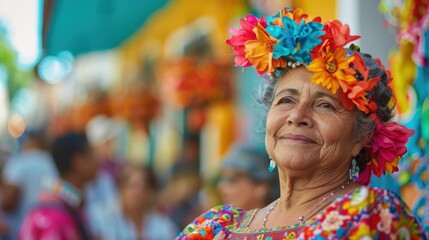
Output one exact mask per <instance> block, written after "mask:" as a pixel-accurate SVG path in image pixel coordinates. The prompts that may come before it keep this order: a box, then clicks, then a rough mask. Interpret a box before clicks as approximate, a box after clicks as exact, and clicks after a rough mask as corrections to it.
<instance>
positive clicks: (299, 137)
mask: <svg viewBox="0 0 429 240" xmlns="http://www.w3.org/2000/svg"><path fill="white" fill-rule="evenodd" d="M279 139H282V140H288V141H291V142H295V143H300V144H313V143H316V142H315V141H314V140H313V139H311V138H309V137H306V136H304V135H294V134H285V135H282V136H281V137H280V138H279Z"/></svg>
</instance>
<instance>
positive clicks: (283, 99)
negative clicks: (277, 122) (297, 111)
mask: <svg viewBox="0 0 429 240" xmlns="http://www.w3.org/2000/svg"><path fill="white" fill-rule="evenodd" d="M291 102H292V100H291V99H289V98H281V99H280V100H279V101H278V104H282V103H291Z"/></svg>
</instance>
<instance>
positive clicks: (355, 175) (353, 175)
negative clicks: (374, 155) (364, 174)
mask: <svg viewBox="0 0 429 240" xmlns="http://www.w3.org/2000/svg"><path fill="white" fill-rule="evenodd" d="M349 173H350V180H353V181H355V182H356V181H357V180H358V179H359V167H358V165H357V162H356V159H355V158H353V160H352V165H351V166H350V169H349Z"/></svg>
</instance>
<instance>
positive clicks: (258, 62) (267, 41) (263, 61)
mask: <svg viewBox="0 0 429 240" xmlns="http://www.w3.org/2000/svg"><path fill="white" fill-rule="evenodd" d="M253 31H254V32H255V34H256V40H248V41H247V42H246V43H245V44H244V46H245V50H244V51H245V53H246V58H247V59H249V62H250V63H251V64H252V65H253V66H254V67H255V69H256V70H257V71H258V72H259V73H264V72H269V73H271V72H273V71H274V70H275V69H276V68H279V67H282V68H284V67H286V60H285V59H284V58H279V59H274V58H273V51H274V45H275V44H276V43H278V42H279V40H277V39H275V38H273V37H271V36H270V35H269V34H268V32H267V31H266V30H265V28H264V27H263V26H262V25H261V24H260V23H258V25H257V26H256V27H255V28H254V29H253Z"/></svg>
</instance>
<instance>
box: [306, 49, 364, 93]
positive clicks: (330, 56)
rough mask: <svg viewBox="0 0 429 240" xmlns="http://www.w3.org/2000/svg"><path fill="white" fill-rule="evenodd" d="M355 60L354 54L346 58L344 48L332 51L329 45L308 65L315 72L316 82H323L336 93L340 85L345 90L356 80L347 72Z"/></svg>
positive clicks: (314, 81) (323, 84)
mask: <svg viewBox="0 0 429 240" xmlns="http://www.w3.org/2000/svg"><path fill="white" fill-rule="evenodd" d="M353 60H354V56H351V57H349V58H346V51H345V50H344V49H343V48H337V49H335V51H334V52H330V51H329V47H327V48H326V51H323V52H321V54H319V57H318V58H316V59H314V60H313V61H312V62H311V64H310V65H308V66H307V69H308V70H309V71H311V72H313V73H314V74H313V76H312V81H313V83H314V84H322V86H324V87H326V88H327V89H328V90H330V91H331V92H332V93H333V94H335V93H336V92H337V90H338V88H339V87H340V85H341V87H342V88H343V90H344V87H346V86H347V84H350V83H354V82H356V79H355V77H354V76H353V75H351V74H347V73H346V72H345V70H346V69H348V68H349V64H350V63H351V62H352V61H353Z"/></svg>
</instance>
